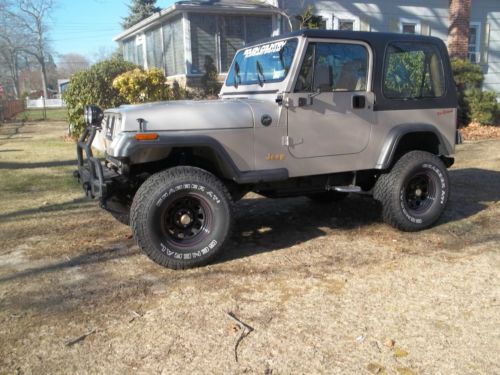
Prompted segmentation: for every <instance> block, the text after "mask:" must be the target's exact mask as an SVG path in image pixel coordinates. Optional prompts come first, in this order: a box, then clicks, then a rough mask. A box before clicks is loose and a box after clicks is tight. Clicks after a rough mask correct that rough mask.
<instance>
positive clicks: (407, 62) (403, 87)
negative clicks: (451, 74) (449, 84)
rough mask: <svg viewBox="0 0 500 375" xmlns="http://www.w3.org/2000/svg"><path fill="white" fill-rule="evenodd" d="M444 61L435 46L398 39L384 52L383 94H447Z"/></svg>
mask: <svg viewBox="0 0 500 375" xmlns="http://www.w3.org/2000/svg"><path fill="white" fill-rule="evenodd" d="M444 91H445V80H444V70H443V63H442V61H441V56H440V53H439V50H438V49H437V48H436V46H434V45H432V44H427V43H408V42H399V43H392V44H390V45H389V47H388V49H387V52H386V56H385V68H384V85H383V92H384V96H385V97H387V98H389V99H420V98H437V97H440V96H443V95H444Z"/></svg>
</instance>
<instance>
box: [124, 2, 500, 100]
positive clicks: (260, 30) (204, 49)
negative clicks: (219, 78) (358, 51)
mask: <svg viewBox="0 0 500 375" xmlns="http://www.w3.org/2000/svg"><path fill="white" fill-rule="evenodd" d="M471 1H472V6H471V11H470V16H469V15H467V19H466V22H468V23H469V25H468V26H469V29H468V30H469V35H468V38H466V39H465V46H464V48H465V52H466V54H467V49H468V58H469V59H470V60H471V61H473V62H474V63H477V64H479V65H480V66H481V67H482V69H483V72H484V73H485V82H484V89H486V90H493V91H496V92H497V93H498V96H499V98H500V0H459V1H458V0H453V1H450V0H427V1H422V0H405V1H398V0H369V1H356V0H354V1H353V0H337V1H326V0H197V1H179V2H177V3H175V4H174V5H172V6H171V7H169V8H166V9H164V10H162V11H161V12H159V13H157V14H155V15H153V16H151V17H149V18H148V19H145V20H143V21H142V22H140V23H138V24H137V25H135V26H133V27H132V28H130V29H128V30H125V31H124V32H123V33H121V34H120V35H118V36H117V37H116V38H115V40H116V41H117V42H119V43H120V44H121V45H122V46H123V52H124V57H125V59H126V60H129V61H132V62H135V63H137V64H139V65H141V66H144V67H145V68H151V67H159V68H163V69H164V70H165V74H166V75H167V76H168V77H171V78H175V79H177V80H179V81H181V82H185V83H186V84H187V85H190V84H192V83H193V84H196V80H197V79H199V77H200V76H201V75H202V74H203V73H204V63H205V59H206V56H210V57H212V59H213V60H214V62H215V64H216V66H217V68H218V70H219V72H220V73H221V74H224V73H225V72H227V70H228V68H229V64H230V63H231V60H232V58H233V56H234V54H235V52H236V50H237V49H238V48H241V47H243V46H244V45H245V44H246V43H249V42H253V41H255V40H258V39H261V38H265V37H269V36H272V35H279V34H281V33H283V32H287V31H288V30H289V29H290V28H289V26H288V25H289V21H291V23H292V24H293V27H294V28H295V29H296V28H298V21H296V20H295V16H296V15H299V14H303V13H304V11H305V10H306V9H307V8H308V7H309V6H312V7H313V8H314V13H315V14H318V15H321V16H322V17H323V25H322V27H323V28H325V29H332V30H354V31H374V32H376V31H379V32H396V33H415V34H421V35H432V36H436V37H438V38H441V39H443V40H444V41H445V42H447V41H448V40H449V30H450V19H453V17H452V16H453V15H452V14H450V3H453V2H458V3H461V2H469V3H470V2H471ZM459 5H460V4H459ZM452 8H453V7H452ZM458 9H459V10H460V6H459V7H458ZM466 26H467V25H466ZM467 39H468V42H467ZM467 43H468V45H467Z"/></svg>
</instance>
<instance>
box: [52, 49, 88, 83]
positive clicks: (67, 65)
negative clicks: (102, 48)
mask: <svg viewBox="0 0 500 375" xmlns="http://www.w3.org/2000/svg"><path fill="white" fill-rule="evenodd" d="M89 66H90V62H89V60H88V59H87V58H86V57H85V56H83V55H80V54H78V53H67V54H64V55H60V56H59V61H58V62H57V73H58V74H57V75H58V77H59V78H70V77H71V76H72V75H73V74H75V73H77V72H79V71H81V70H85V69H87V68H88V67H89Z"/></svg>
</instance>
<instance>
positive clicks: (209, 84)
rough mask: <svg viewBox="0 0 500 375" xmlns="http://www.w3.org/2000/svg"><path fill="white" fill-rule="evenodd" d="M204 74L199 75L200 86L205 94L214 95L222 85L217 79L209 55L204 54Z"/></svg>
mask: <svg viewBox="0 0 500 375" xmlns="http://www.w3.org/2000/svg"><path fill="white" fill-rule="evenodd" d="M204 67H205V74H204V75H203V77H201V86H202V89H203V93H204V94H205V96H215V95H217V94H218V93H219V91H220V89H221V87H222V85H221V84H220V83H219V81H218V77H219V73H218V72H217V68H216V67H215V64H214V59H213V58H212V57H211V56H208V55H207V56H205V64H204Z"/></svg>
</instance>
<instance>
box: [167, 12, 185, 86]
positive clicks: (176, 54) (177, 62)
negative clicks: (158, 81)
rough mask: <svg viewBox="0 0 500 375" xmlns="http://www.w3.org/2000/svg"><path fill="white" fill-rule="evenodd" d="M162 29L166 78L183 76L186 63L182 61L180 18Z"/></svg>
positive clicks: (182, 35)
mask: <svg viewBox="0 0 500 375" xmlns="http://www.w3.org/2000/svg"><path fill="white" fill-rule="evenodd" d="M162 28H163V50H164V51H165V52H164V54H165V56H164V61H163V63H164V64H165V66H164V69H165V73H166V74H167V76H172V75H177V74H184V73H185V71H186V61H185V59H184V33H183V30H182V16H181V17H178V18H176V19H173V20H170V21H168V23H165V24H164V25H163V26H162Z"/></svg>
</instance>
